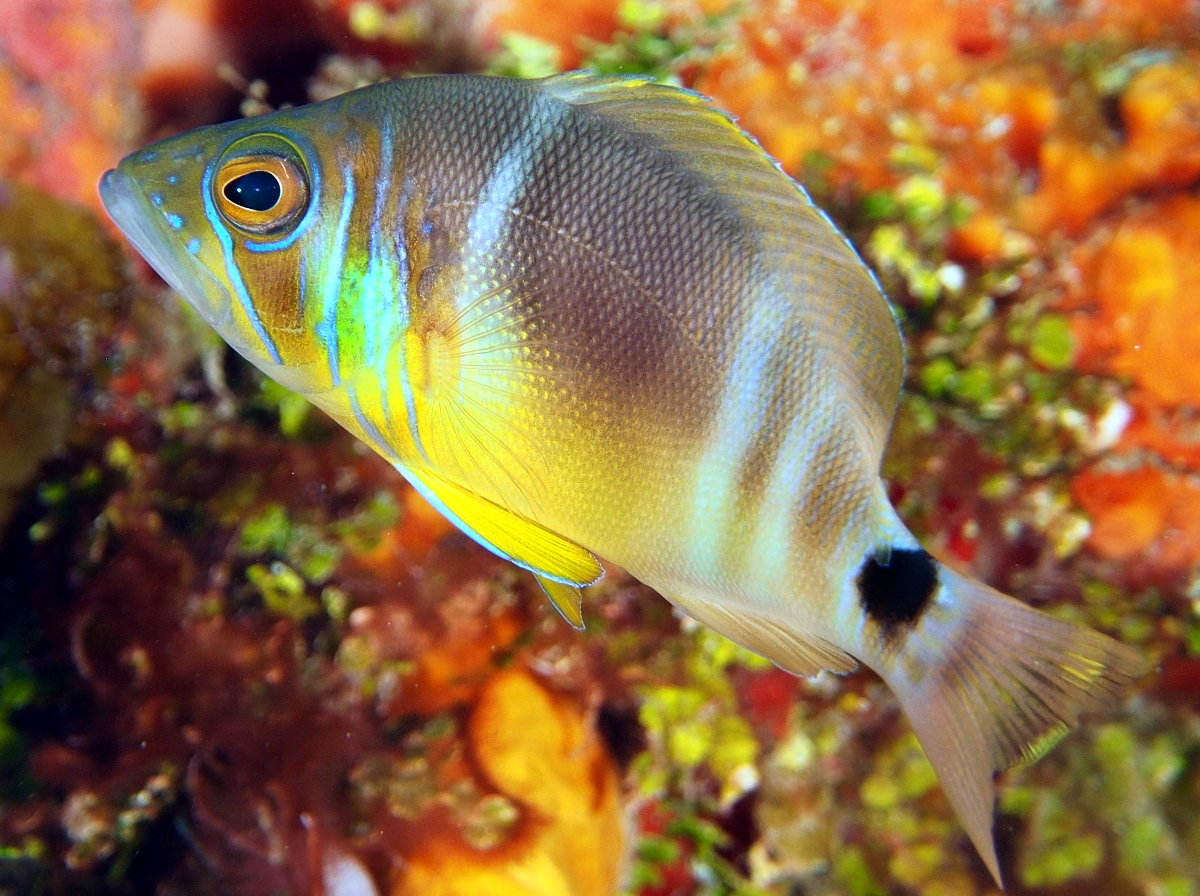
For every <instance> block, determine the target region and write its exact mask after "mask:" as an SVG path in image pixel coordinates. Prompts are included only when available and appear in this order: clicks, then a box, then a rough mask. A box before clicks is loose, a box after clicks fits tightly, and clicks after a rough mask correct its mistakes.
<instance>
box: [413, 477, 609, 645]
mask: <svg viewBox="0 0 1200 896" xmlns="http://www.w3.org/2000/svg"><path fill="white" fill-rule="evenodd" d="M400 472H402V473H404V474H405V476H406V477H407V478H408V480H409V482H411V483H412V484H413V487H414V488H415V489H416V490H417V491H419V492H420V493H421V494H422V495H423V496H424V497H425V498H426V499H427V500H428V501H429V503H431V504H432V505H433V506H434V507H436V508H437V509H438V510H440V511H441V512H442V513H443V514H445V516H446V518H447V519H449V520H450V522H452V523H454V525H456V526H458V528H460V529H461V530H462V531H463V532H464V533H466V534H467V535H469V536H471V537H472V538H473V539H475V540H476V541H477V542H479V543H480V544H481V545H483V546H484V547H485V548H487V549H488V550H489V551H491V552H492V553H494V554H498V555H500V556H501V557H503V558H504V559H506V560H511V561H512V562H513V563H515V564H516V565H517V566H520V567H523V568H525V569H527V570H529V571H530V572H532V573H534V574H535V575H536V576H538V578H539V579H541V578H545V579H549V580H552V581H553V582H555V583H559V584H563V585H574V586H582V585H590V584H592V582H594V581H596V580H597V579H599V578H600V576H602V575H603V574H604V567H603V566H601V565H600V561H599V560H597V559H596V557H595V555H594V554H592V553H591V552H590V551H588V550H587V549H586V548H582V547H580V546H579V545H577V544H575V542H573V541H570V540H569V539H566V538H563V537H562V536H561V535H558V534H556V533H554V532H551V531H550V530H549V529H547V528H545V527H544V526H539V525H538V524H537V523H534V522H531V521H529V520H527V519H525V517H522V516H518V515H517V514H515V513H513V512H512V511H510V510H505V509H504V508H503V507H501V506H499V505H498V504H493V503H492V502H491V501H489V500H487V499H486V498H481V497H479V495H477V494H475V493H474V492H472V491H468V490H467V489H465V488H463V487H461V486H459V485H455V484H454V483H452V482H449V481H448V480H446V479H443V478H442V477H440V476H438V475H436V474H434V473H429V472H427V471H425V470H421V471H419V472H418V471H415V470H411V469H408V468H407V467H405V468H401V470H400ZM542 587H543V588H544V587H546V586H545V583H544V582H543V584H542ZM547 593H550V592H549V591H547ZM550 599H551V600H552V601H554V605H555V606H556V607H559V610H560V611H561V612H562V614H563V615H564V616H566V617H567V621H568V622H571V623H572V624H573V625H574V624H575V623H574V622H573V620H572V617H571V615H570V614H569V613H567V611H566V610H563V609H562V606H560V604H559V600H558V597H557V596H556V595H554V594H550ZM576 615H577V616H578V615H579V612H578V610H576ZM580 622H582V617H580Z"/></svg>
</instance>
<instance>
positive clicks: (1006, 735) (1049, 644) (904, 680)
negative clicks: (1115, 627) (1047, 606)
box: [873, 564, 1146, 886]
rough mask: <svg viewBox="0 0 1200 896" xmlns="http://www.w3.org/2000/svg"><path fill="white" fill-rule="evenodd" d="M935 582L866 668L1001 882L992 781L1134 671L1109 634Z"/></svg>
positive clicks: (961, 585) (1110, 699)
mask: <svg viewBox="0 0 1200 896" xmlns="http://www.w3.org/2000/svg"><path fill="white" fill-rule="evenodd" d="M938 582H939V591H941V593H940V594H938V596H937V598H936V599H935V601H934V603H933V605H932V606H930V608H929V612H926V613H925V614H924V615H923V616H922V618H921V619H920V621H919V623H918V624H917V625H916V626H914V627H913V628H912V629H911V630H910V631H909V632H908V633H907V634H906V635H905V640H904V642H903V646H902V647H901V646H900V644H897V645H896V646H897V648H898V650H897V651H896V652H895V653H894V654H892V655H890V656H889V657H888V658H887V660H886V661H885V662H883V663H880V664H879V666H877V669H878V671H879V672H880V673H881V674H882V675H883V677H884V679H885V680H886V681H887V683H888V684H889V685H890V687H891V688H892V690H893V691H894V692H895V694H896V696H897V698H898V699H899V701H900V705H901V707H902V708H903V709H904V713H905V715H906V716H907V717H908V719H909V721H910V722H911V723H912V727H913V730H914V731H915V732H916V735H917V738H918V739H919V740H920V742H921V746H922V747H923V748H924V750H925V754H926V755H927V756H928V757H929V761H930V762H931V763H932V765H933V767H934V769H935V770H936V771H937V774H938V778H939V779H940V780H941V782H942V787H943V788H944V789H945V791H946V794H947V796H948V797H949V798H950V803H951V805H952V806H953V807H954V810H955V812H956V813H957V814H958V817H959V820H960V821H961V822H962V825H963V827H964V828H965V829H966V831H967V833H968V834H969V835H970V837H971V841H972V842H973V843H974V844H975V848H976V849H978V850H979V854H980V855H981V856H982V857H983V861H984V863H985V864H986V865H987V867H988V870H989V871H991V873H992V876H993V877H995V879H996V883H997V884H998V885H1001V886H1002V884H1001V879H1000V867H999V863H998V862H997V860H996V847H995V843H994V841H993V838H992V821H993V812H994V803H995V786H994V782H993V776H994V775H995V773H996V772H997V771H999V770H1001V769H1005V768H1009V767H1011V766H1013V765H1017V764H1020V763H1022V762H1027V761H1032V760H1033V759H1036V758H1037V757H1038V756H1040V755H1041V754H1042V753H1044V752H1045V751H1046V750H1047V749H1049V747H1050V746H1052V745H1053V744H1054V742H1055V741H1056V740H1057V738H1058V737H1060V736H1061V735H1062V734H1063V733H1065V732H1066V730H1067V728H1068V727H1069V726H1071V725H1072V724H1074V722H1075V721H1076V719H1077V718H1078V716H1079V714H1080V713H1081V712H1086V711H1097V710H1106V709H1110V708H1112V707H1113V706H1115V704H1116V701H1117V699H1118V698H1119V696H1120V694H1121V692H1122V691H1123V690H1124V689H1125V687H1126V686H1127V685H1128V684H1129V683H1130V682H1131V681H1132V680H1133V679H1135V678H1137V677H1138V676H1139V675H1141V674H1142V673H1143V672H1144V671H1145V669H1146V664H1145V662H1144V660H1143V659H1142V658H1141V657H1140V656H1139V655H1138V654H1137V653H1136V652H1135V651H1133V650H1131V649H1130V648H1129V647H1126V646H1125V645H1123V644H1119V643H1117V642H1116V641H1114V640H1112V639H1111V638H1108V637H1105V636H1104V635H1101V634H1099V633H1098V632H1094V631H1091V630H1090V629H1086V628H1082V627H1080V626H1077V625H1073V624H1071V623H1068V622H1064V621H1062V620H1060V619H1056V618H1054V617H1053V616H1049V615H1047V614H1045V613H1042V612H1040V611H1038V610H1035V609H1033V608H1032V607H1028V606H1026V605H1024V604H1022V603H1020V602H1018V601H1015V600H1013V599H1012V598H1010V597H1007V596H1005V595H1003V594H1001V593H1000V592H999V591H996V590H994V589H992V588H989V587H987V586H986V585H983V584H981V583H979V582H975V581H972V580H971V579H967V578H965V577H963V576H960V575H958V574H957V573H955V572H954V571H953V570H951V569H949V568H947V567H945V566H942V565H940V564H939V568H938ZM943 589H944V590H943ZM873 665H874V664H873ZM879 667H882V668H879Z"/></svg>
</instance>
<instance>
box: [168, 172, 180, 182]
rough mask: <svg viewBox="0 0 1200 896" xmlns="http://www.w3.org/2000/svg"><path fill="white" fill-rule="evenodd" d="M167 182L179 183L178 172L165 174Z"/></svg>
mask: <svg viewBox="0 0 1200 896" xmlns="http://www.w3.org/2000/svg"><path fill="white" fill-rule="evenodd" d="M167 183H169V184H175V183H179V175H178V174H168V175H167Z"/></svg>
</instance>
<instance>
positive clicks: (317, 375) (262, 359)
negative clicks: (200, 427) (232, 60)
mask: <svg viewBox="0 0 1200 896" xmlns="http://www.w3.org/2000/svg"><path fill="white" fill-rule="evenodd" d="M303 111H304V110H303V109H294V110H285V111H282V112H276V113H272V114H270V115H264V116H261V117H258V118H252V119H247V120H244V121H235V122H229V123H226V124H220V125H214V126H211V127H206V128H201V129H198V130H195V131H191V132H188V133H185V134H180V135H178V136H175V137H170V138H167V139H165V140H162V141H159V142H157V143H154V144H151V145H150V146H147V147H146V148H144V149H142V150H139V151H137V152H134V153H132V154H130V155H129V156H127V157H126V158H124V159H123V160H122V161H121V162H120V164H119V165H118V166H117V167H116V168H115V169H113V170H111V171H109V172H107V173H106V174H105V175H104V176H103V178H102V179H101V181H100V198H101V201H102V202H103V204H104V207H105V209H106V210H107V212H108V214H109V216H110V217H111V218H112V219H113V221H114V222H116V224H117V226H118V227H119V228H120V229H121V231H122V232H123V233H124V234H125V236H126V237H127V238H128V239H129V240H130V242H132V243H133V245H134V246H135V248H136V249H137V250H138V251H139V252H140V253H141V254H142V255H143V256H144V257H145V258H146V260H147V261H148V262H149V263H150V265H151V266H152V267H153V268H154V269H155V270H156V271H157V272H158V273H159V275H160V276H162V278H163V279H164V280H165V281H166V282H167V283H168V284H170V285H171V286H172V287H173V288H174V289H175V291H176V292H178V293H179V294H180V295H181V296H183V298H184V299H185V300H186V301H187V302H188V303H189V304H190V305H191V306H192V307H193V308H194V309H195V310H196V311H197V312H198V313H199V314H200V316H201V317H202V318H204V320H206V321H207V322H208V323H209V324H210V325H211V326H212V327H213V328H214V329H215V330H216V331H217V332H218V333H219V334H220V335H221V336H222V337H223V338H224V339H225V341H226V342H228V343H229V344H230V345H232V346H233V347H234V348H235V349H236V350H237V351H238V352H239V353H241V354H242V355H243V356H244V357H246V358H247V359H248V360H250V361H251V362H252V363H254V364H255V365H257V366H258V367H259V368H260V369H262V370H263V372H265V373H266V374H267V375H268V376H270V377H271V378H272V379H275V380H277V381H278V382H279V383H280V384H282V385H283V386H285V387H287V388H289V389H292V390H293V391H296V392H299V393H301V394H305V395H309V396H313V395H319V394H322V393H325V392H327V391H329V390H331V389H333V388H334V387H336V386H337V379H338V371H337V365H336V362H335V363H333V364H331V363H330V353H329V341H330V339H329V337H330V333H329V332H328V330H329V327H330V326H332V325H333V319H334V315H333V314H332V313H331V310H330V308H329V307H328V306H329V304H330V301H327V300H331V301H332V302H333V303H334V304H336V301H337V294H338V293H339V292H340V289H341V273H342V272H341V270H340V267H341V265H342V264H343V263H344V258H345V254H346V249H347V246H346V242H347V239H348V237H347V235H346V234H345V233H344V231H345V230H346V229H347V223H348V222H347V221H345V220H343V219H342V218H343V217H344V216H340V215H339V214H338V210H339V209H341V208H343V207H344V206H348V205H351V204H352V198H347V197H346V196H345V195H344V194H345V193H346V192H347V190H348V189H349V188H348V186H347V184H348V183H349V181H348V180H347V179H346V178H344V177H338V176H334V177H325V176H324V172H326V171H329V170H331V169H335V170H339V169H340V170H344V169H341V164H342V163H343V162H344V161H345V160H344V159H342V158H340V157H339V150H336V149H334V148H332V147H330V146H323V145H322V144H323V143H327V142H331V141H322V140H321V139H315V138H319V137H320V136H321V134H318V133H314V129H313V128H312V126H311V124H312V123H311V122H310V121H309V120H308V119H306V118H305V117H304V115H303V114H302V113H303ZM343 154H344V153H343ZM327 209H332V210H333V211H332V212H331V213H326V212H325V210H327ZM339 227H340V228H341V230H342V231H343V232H339ZM330 246H341V248H342V250H343V251H342V252H341V253H340V256H339V257H338V258H331V253H330V251H329V247H330ZM334 265H336V266H338V268H339V269H338V270H335V271H331V270H330V267H331V266H334ZM318 299H319V300H320V301H317V300H318ZM323 327H324V331H323V329H322V328H323ZM335 341H336V340H335Z"/></svg>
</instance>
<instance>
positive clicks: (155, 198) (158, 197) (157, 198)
mask: <svg viewBox="0 0 1200 896" xmlns="http://www.w3.org/2000/svg"><path fill="white" fill-rule="evenodd" d="M150 201H151V202H153V203H154V207H155V208H162V204H163V198H162V193H151V194H150Z"/></svg>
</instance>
